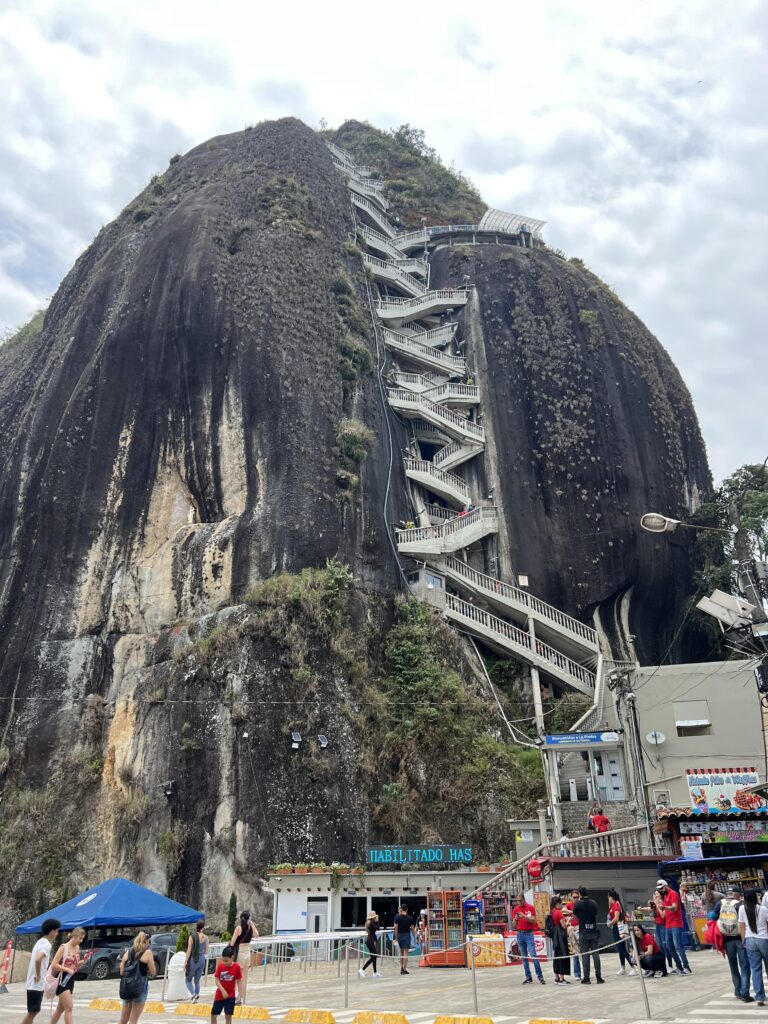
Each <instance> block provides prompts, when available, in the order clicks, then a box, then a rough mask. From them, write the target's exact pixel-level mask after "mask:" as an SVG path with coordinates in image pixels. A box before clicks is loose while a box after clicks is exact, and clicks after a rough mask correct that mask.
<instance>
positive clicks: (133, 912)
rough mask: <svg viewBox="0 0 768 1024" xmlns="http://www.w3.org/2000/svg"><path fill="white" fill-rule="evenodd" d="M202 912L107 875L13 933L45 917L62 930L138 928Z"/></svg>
mask: <svg viewBox="0 0 768 1024" xmlns="http://www.w3.org/2000/svg"><path fill="white" fill-rule="evenodd" d="M204 916H205V915H204V914H202V913H201V912H200V911H199V910H193V909H192V907H185V906H184V905H183V904H182V903H176V901H175V900H169V899H168V897H167V896H161V895H160V894H159V893H157V892H152V890H151V889H145V888H144V887H143V886H141V885H136V884H135V883H134V882H129V881H128V879H126V878H110V879H109V881H107V882H102V883H101V885H96V886H94V887H93V888H92V889H86V890H85V892H81V893H80V895H79V896H74V897H73V898H72V899H71V900H67V902H66V903H62V904H61V906H59V907H52V908H51V909H50V910H47V911H46V912H45V913H44V914H39V915H38V916H37V917H33V918H32V920H31V921H25V922H24V924H20V925H19V926H18V928H17V929H16V934H17V935H32V934H34V933H36V932H39V931H40V926H41V925H42V923H43V921H45V919H46V918H48V917H55V918H56V919H57V920H58V921H61V928H62V931H70V930H71V929H72V928H77V927H78V926H79V927H81V928H108V927H115V926H122V927H125V928H138V927H140V926H141V927H143V926H145V925H154V924H192V923H193V922H195V921H199V920H201V919H202V918H203V917H204Z"/></svg>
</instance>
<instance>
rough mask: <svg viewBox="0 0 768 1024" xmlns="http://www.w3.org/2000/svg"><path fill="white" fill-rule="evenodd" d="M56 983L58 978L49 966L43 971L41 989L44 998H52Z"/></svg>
mask: <svg viewBox="0 0 768 1024" xmlns="http://www.w3.org/2000/svg"><path fill="white" fill-rule="evenodd" d="M58 984H59V979H58V978H57V977H56V975H55V974H54V973H53V972H52V971H51V968H50V967H49V968H48V970H47V971H46V972H45V988H44V989H43V996H44V997H45V998H46V999H53V997H54V996H55V995H56V989H57V987H58Z"/></svg>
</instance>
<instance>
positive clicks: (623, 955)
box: [608, 889, 637, 977]
mask: <svg viewBox="0 0 768 1024" xmlns="http://www.w3.org/2000/svg"><path fill="white" fill-rule="evenodd" d="M608 900H609V903H608V924H609V925H610V926H611V931H612V933H613V940H614V942H615V944H616V950H617V952H618V954H619V969H618V971H616V973H617V974H626V973H627V969H626V965H627V964H629V976H630V977H633V976H634V975H635V974H637V971H636V970H635V967H634V964H633V963H632V957H631V956H630V955H629V952H628V950H627V936H628V935H629V929H628V928H627V922H626V919H625V917H624V907H622V905H621V897H620V896H619V894H618V893H617V892H616V890H615V889H609V890H608Z"/></svg>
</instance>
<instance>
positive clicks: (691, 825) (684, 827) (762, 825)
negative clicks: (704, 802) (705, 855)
mask: <svg viewBox="0 0 768 1024" xmlns="http://www.w3.org/2000/svg"><path fill="white" fill-rule="evenodd" d="M680 835H682V836H695V837H696V838H697V839H699V840H701V842H702V843H705V844H706V843H768V821H681V822H680Z"/></svg>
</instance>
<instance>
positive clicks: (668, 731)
mask: <svg viewBox="0 0 768 1024" xmlns="http://www.w3.org/2000/svg"><path fill="white" fill-rule="evenodd" d="M634 689H635V693H636V695H637V714H638V723H639V726H640V736H641V738H642V742H643V747H644V750H645V772H646V777H647V780H648V798H649V802H650V804H651V807H653V806H654V804H655V803H656V801H655V800H654V790H659V791H661V790H665V791H668V792H669V794H670V802H671V804H672V805H673V806H684V807H687V806H689V804H690V799H689V794H688V785H687V783H686V778H685V770H686V768H698V767H725V768H728V767H740V768H746V767H752V766H754V767H755V768H757V769H758V771H759V772H760V774H761V776H763V777H765V774H766V752H765V743H764V738H763V727H762V726H763V716H762V708H761V705H760V701H759V699H758V695H757V687H756V685H755V678H754V675H753V672H752V669H751V667H750V663H749V662H747V661H741V660H740V661H722V662H704V663H700V664H692V665H663V666H661V667H658V668H641V669H638V671H637V673H636V674H635V677H634ZM692 701H705V702H706V710H707V711H708V717H709V720H710V722H711V726H710V728H709V731H707V732H705V733H704V734H702V735H695V736H694V735H686V736H678V729H677V725H676V715H675V711H676V707H675V706H676V705H678V706H679V705H684V704H689V703H690V702H692ZM677 710H685V709H681V708H679V707H678V708H677ZM692 710H694V711H695V710H697V709H695V708H694V709H692ZM698 710H700V709H698ZM606 717H608V720H609V721H610V723H611V725H612V726H614V727H616V726H619V725H621V724H622V723H619V722H618V721H617V719H616V715H615V712H614V711H613V709H611V711H610V712H609V714H608V715H607V716H606ZM653 731H656V732H661V733H663V734H664V742H663V743H660V744H658V745H653V744H651V743H649V742H648V740H647V738H646V737H647V736H648V734H649V733H650V732H653Z"/></svg>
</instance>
